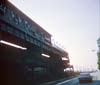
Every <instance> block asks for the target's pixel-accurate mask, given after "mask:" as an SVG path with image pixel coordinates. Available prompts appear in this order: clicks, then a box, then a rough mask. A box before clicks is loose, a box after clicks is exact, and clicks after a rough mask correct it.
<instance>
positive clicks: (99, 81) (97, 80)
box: [56, 71, 100, 85]
mask: <svg viewBox="0 0 100 85" xmlns="http://www.w3.org/2000/svg"><path fill="white" fill-rule="evenodd" d="M91 76H93V82H92V83H84V84H80V83H79V81H78V77H76V78H73V79H70V80H67V81H63V82H60V83H57V84H56V85H100V71H99V72H95V73H91Z"/></svg>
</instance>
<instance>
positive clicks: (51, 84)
mask: <svg viewBox="0 0 100 85" xmlns="http://www.w3.org/2000/svg"><path fill="white" fill-rule="evenodd" d="M74 77H75V76H71V77H68V78H63V79H59V80H55V81H51V82H47V83H43V84H40V85H55V84H56V83H59V82H61V81H65V80H69V79H72V78H74Z"/></svg>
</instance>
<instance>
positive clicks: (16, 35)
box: [0, 0, 73, 85]
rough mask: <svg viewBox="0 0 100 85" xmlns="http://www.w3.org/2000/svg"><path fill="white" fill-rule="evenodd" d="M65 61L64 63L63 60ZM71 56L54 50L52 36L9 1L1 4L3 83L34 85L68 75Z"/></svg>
mask: <svg viewBox="0 0 100 85" xmlns="http://www.w3.org/2000/svg"><path fill="white" fill-rule="evenodd" d="M63 58H65V59H63ZM69 63H70V60H69V56H68V53H67V52H66V51H64V50H62V49H58V48H56V47H54V46H53V45H52V43H51V34H49V33H48V32H47V31H45V30H44V29H43V28H42V27H41V26H39V25H38V24H37V23H36V22H34V21H33V20H31V19H30V18H29V17H28V16H26V15H25V14H24V13H22V12H21V11H20V10H19V9H17V8H16V7H15V6H14V5H13V4H11V3H10V2H9V1H7V0H0V68H1V70H0V75H1V76H0V79H2V83H4V85H8V84H10V85H31V84H33V83H36V82H43V81H48V80H50V79H51V80H52V79H53V78H58V77H62V75H66V74H65V72H64V69H65V68H73V66H71V65H70V64H69Z"/></svg>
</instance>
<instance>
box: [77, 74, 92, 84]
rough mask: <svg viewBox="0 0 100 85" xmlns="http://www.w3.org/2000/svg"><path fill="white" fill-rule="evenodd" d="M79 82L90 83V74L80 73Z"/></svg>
mask: <svg viewBox="0 0 100 85" xmlns="http://www.w3.org/2000/svg"><path fill="white" fill-rule="evenodd" d="M79 82H80V83H91V82H92V76H91V75H90V74H89V73H80V75H79Z"/></svg>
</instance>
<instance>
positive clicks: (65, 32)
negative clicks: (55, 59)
mask: <svg viewBox="0 0 100 85" xmlns="http://www.w3.org/2000/svg"><path fill="white" fill-rule="evenodd" d="M9 1H10V2H11V3H13V4H14V5H15V6H16V7H17V8H19V9H20V10H21V11H22V12H24V13H25V14H26V15H27V16H29V17H30V18H31V19H32V20H34V21H35V22H36V23H38V24H39V25H40V26H41V27H43V28H44V29H45V30H46V31H48V32H49V33H50V34H51V35H52V36H53V39H55V41H57V42H56V43H57V44H58V45H60V47H62V48H63V49H64V50H66V51H67V52H68V53H69V58H70V63H71V64H72V65H74V67H75V68H77V69H78V68H84V69H85V68H86V69H87V68H97V51H98V45H97V39H98V38H99V37H100V26H99V23H100V13H99V12H100V2H99V0H9ZM59 43H60V44H59ZM92 50H94V51H92Z"/></svg>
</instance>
